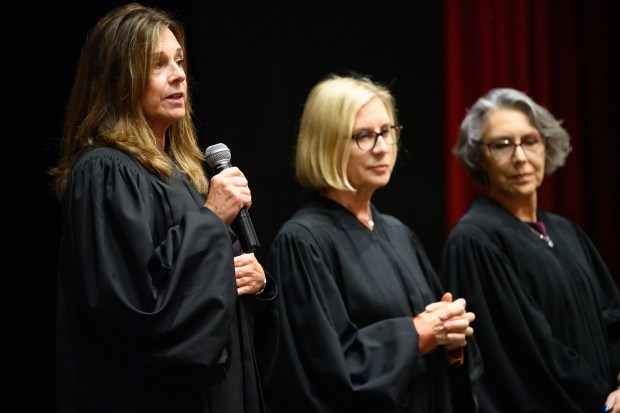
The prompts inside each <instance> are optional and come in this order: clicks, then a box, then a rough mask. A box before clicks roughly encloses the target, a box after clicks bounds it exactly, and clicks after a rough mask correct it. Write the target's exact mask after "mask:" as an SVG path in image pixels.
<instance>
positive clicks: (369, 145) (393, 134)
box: [351, 125, 403, 151]
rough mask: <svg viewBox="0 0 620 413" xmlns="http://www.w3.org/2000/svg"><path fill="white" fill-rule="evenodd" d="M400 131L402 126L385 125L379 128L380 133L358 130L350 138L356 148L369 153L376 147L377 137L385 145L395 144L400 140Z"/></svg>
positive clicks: (370, 130)
mask: <svg viewBox="0 0 620 413" xmlns="http://www.w3.org/2000/svg"><path fill="white" fill-rule="evenodd" d="M402 129H403V126H402V125H386V126H383V127H382V128H381V131H380V132H375V131H374V130H372V129H360V130H358V131H357V132H355V133H354V134H353V136H351V138H352V139H353V140H354V141H355V142H356V143H357V147H358V148H360V149H361V150H363V151H370V150H372V149H374V147H375V146H376V145H377V140H378V139H379V136H381V137H382V138H383V141H384V142H385V143H386V144H387V145H394V144H396V143H397V142H398V140H399V139H400V131H401V130H402Z"/></svg>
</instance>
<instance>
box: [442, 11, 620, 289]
mask: <svg viewBox="0 0 620 413" xmlns="http://www.w3.org/2000/svg"><path fill="white" fill-rule="evenodd" d="M612 3H613V1H608V2H606V1H604V0H589V1H587V2H586V1H578V0H574V1H568V0H567V1H553V0H516V1H506V0H466V1H465V0H463V1H461V0H444V3H443V4H444V27H445V81H446V89H445V90H446V96H445V102H446V108H445V112H446V120H447V124H446V140H445V142H446V150H445V156H446V168H447V171H446V180H447V182H446V186H447V188H446V189H447V191H446V202H447V205H446V211H447V223H446V226H447V228H448V230H449V229H451V228H452V226H453V225H454V224H455V223H456V221H457V220H458V219H459V217H460V216H461V215H462V214H463V213H464V212H465V211H466V209H467V207H468V206H469V203H470V202H471V199H472V197H473V195H475V194H476V193H478V192H479V189H478V188H475V187H474V186H473V185H472V184H471V183H470V181H469V178H468V177H467V175H466V173H465V171H464V169H463V168H462V167H461V166H460V165H459V164H458V162H457V161H456V160H455V158H454V156H453V155H452V152H451V150H452V147H453V145H454V144H455V142H456V137H457V133H458V128H459V125H460V122H461V120H462V118H463V116H464V114H465V111H466V109H467V108H468V107H469V106H470V105H471V104H473V102H474V101H475V100H476V99H477V98H478V97H480V96H481V95H483V94H484V93H486V92H487V91H488V90H489V89H491V88H494V87H512V88H515V89H519V90H522V91H523V92H525V93H527V94H529V95H530V96H531V97H532V98H533V99H534V100H536V101H537V102H538V103H539V104H541V105H543V106H545V107H547V108H548V109H549V110H550V111H551V112H552V113H553V114H554V115H555V116H556V117H557V118H559V119H563V120H564V123H563V125H564V127H565V128H566V129H567V131H568V132H569V134H570V135H571V143H572V146H573V151H572V153H571V154H569V156H568V159H567V163H566V165H565V166H563V167H562V168H560V169H559V170H558V171H556V172H555V174H553V175H552V176H547V177H546V178H545V181H544V182H543V185H542V186H541V188H540V190H539V204H540V205H541V206H542V207H543V208H544V209H546V210H548V211H551V212H556V213H559V214H561V215H564V216H566V217H567V218H569V219H571V220H573V221H575V222H576V223H577V224H579V225H580V226H581V227H582V228H583V229H584V230H585V231H586V232H587V233H588V235H589V236H590V237H591V238H592V240H593V241H594V243H595V244H596V246H597V247H598V249H599V251H600V252H601V254H602V255H603V258H604V259H605V261H606V263H607V265H608V266H609V269H610V270H611V272H612V274H613V275H614V277H615V279H616V281H617V282H618V283H619V284H620V242H619V237H620V235H619V233H620V218H619V217H618V214H619V213H620V208H619V207H620V205H619V204H618V192H619V191H620V182H619V179H618V176H619V174H618V172H617V168H612V156H613V157H614V158H617V160H616V163H617V164H619V163H620V157H618V154H620V150H619V146H618V145H620V139H619V138H620V136H619V133H618V130H620V126H618V125H617V123H618V122H617V117H618V110H619V109H620V107H619V105H618V96H619V93H618V92H620V88H619V87H618V85H619V83H620V82H618V77H619V76H620V70H619V69H620V68H619V65H618V62H617V56H618V55H619V54H620V47H618V39H619V38H620V34H619V33H618V27H615V26H618V23H617V22H614V20H615V19H614V18H613V16H615V15H617V13H613V12H612V10H611V9H612V6H613V5H612ZM613 25H615V26H613ZM612 121H615V122H613V124H612Z"/></svg>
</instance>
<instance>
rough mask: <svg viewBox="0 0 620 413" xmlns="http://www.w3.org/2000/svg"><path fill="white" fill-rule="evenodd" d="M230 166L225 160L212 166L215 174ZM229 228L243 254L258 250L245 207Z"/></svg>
mask: <svg viewBox="0 0 620 413" xmlns="http://www.w3.org/2000/svg"><path fill="white" fill-rule="evenodd" d="M231 166H232V165H231V164H230V162H228V161H227V160H226V161H224V162H221V163H218V164H216V165H213V169H214V171H215V173H220V172H222V171H223V170H224V169H226V168H230V167H231ZM231 227H232V229H233V231H235V234H237V237H238V238H239V241H240V242H241V248H243V252H245V253H250V252H254V251H256V250H258V248H260V243H259V242H258V237H257V236H256V232H255V231H254V225H252V219H251V218H250V211H248V209H247V208H246V207H243V208H241V210H240V211H239V214H238V215H237V216H236V217H235V219H234V220H233V222H232V224H231Z"/></svg>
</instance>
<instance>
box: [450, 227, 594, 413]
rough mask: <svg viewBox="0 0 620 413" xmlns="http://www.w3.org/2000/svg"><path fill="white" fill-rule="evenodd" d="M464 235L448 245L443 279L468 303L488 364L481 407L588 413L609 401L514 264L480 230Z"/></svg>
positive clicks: (455, 236)
mask: <svg viewBox="0 0 620 413" xmlns="http://www.w3.org/2000/svg"><path fill="white" fill-rule="evenodd" d="M463 228H465V227H464V226H461V227H460V229H459V230H458V231H453V233H452V234H451V236H450V237H449V239H448V241H447V243H446V245H445V248H444V252H443V254H444V256H443V259H442V272H441V274H442V281H443V283H444V285H445V286H446V288H448V289H449V290H452V292H453V293H454V294H456V295H457V296H461V297H464V298H466V299H467V307H468V309H470V310H471V311H474V313H475V314H476V320H475V322H474V324H473V327H474V329H475V333H474V335H475V339H476V342H477V343H478V345H479V347H480V349H481V354H482V358H483V362H484V376H483V378H482V385H483V388H482V390H479V391H478V397H479V398H481V399H482V402H481V405H483V406H486V407H487V408H489V406H491V407H490V410H488V411H495V410H493V409H496V411H503V410H505V409H508V408H510V409H513V410H514V411H531V410H532V409H533V410H536V409H539V410H540V411H584V410H583V408H582V407H580V406H593V405H597V404H600V403H602V402H604V398H603V399H602V400H601V394H600V389H601V388H604V387H605V385H604V384H601V383H600V382H601V377H598V376H597V375H595V374H594V373H593V372H592V369H591V368H590V366H589V364H588V363H587V362H586V361H585V360H584V359H583V358H581V357H580V356H579V354H576V353H575V351H574V350H573V349H572V348H570V347H568V346H567V345H565V344H563V343H561V342H560V341H558V340H556V339H555V338H554V335H553V331H552V329H551V327H550V326H549V324H548V322H547V320H546V318H545V315H544V314H543V312H542V311H541V309H540V308H539V306H538V305H537V304H536V303H535V301H534V300H532V298H531V296H530V295H529V293H528V291H527V290H526V289H525V288H524V287H523V284H522V283H521V281H520V278H519V276H518V274H516V273H515V271H514V269H513V268H514V267H513V265H512V262H511V259H510V258H509V257H508V256H506V255H505V254H503V253H502V251H501V250H500V248H498V246H497V245H496V244H495V243H494V242H493V241H491V240H490V239H489V237H488V236H487V235H486V234H485V233H484V232H483V231H481V230H478V229H477V228H475V227H472V226H469V227H468V228H467V229H466V230H464V229H463ZM567 322H570V320H567ZM576 403H581V404H580V405H577V404H576Z"/></svg>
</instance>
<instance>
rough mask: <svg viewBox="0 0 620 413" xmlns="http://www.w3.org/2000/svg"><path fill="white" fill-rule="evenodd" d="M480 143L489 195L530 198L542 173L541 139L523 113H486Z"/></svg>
mask: <svg viewBox="0 0 620 413" xmlns="http://www.w3.org/2000/svg"><path fill="white" fill-rule="evenodd" d="M481 143H482V144H483V148H482V153H481V159H480V165H481V166H482V168H483V169H484V170H485V171H486V172H487V174H488V175H489V195H491V196H495V197H499V198H510V199H516V198H525V199H530V197H532V196H534V195H535V194H536V190H537V188H538V187H539V186H540V185H541V184H542V181H543V178H544V174H545V142H544V138H542V137H541V135H540V133H539V132H538V131H537V130H536V128H534V126H532V124H531V123H530V121H529V119H528V118H527V116H526V115H525V113H523V112H521V111H520V110H516V109H497V110H494V111H492V112H490V113H489V114H488V115H487V120H486V122H485V124H484V127H483V131H482V139H481Z"/></svg>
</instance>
